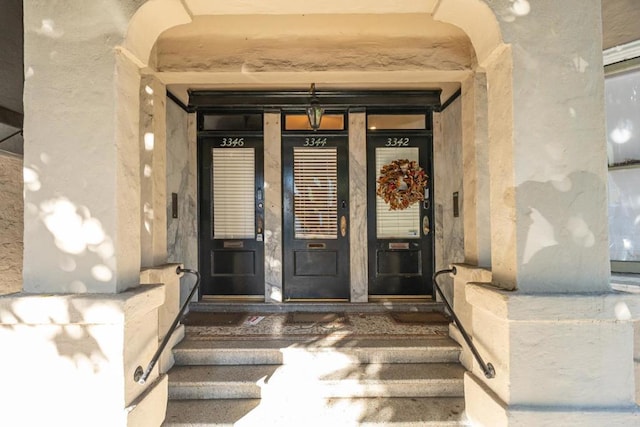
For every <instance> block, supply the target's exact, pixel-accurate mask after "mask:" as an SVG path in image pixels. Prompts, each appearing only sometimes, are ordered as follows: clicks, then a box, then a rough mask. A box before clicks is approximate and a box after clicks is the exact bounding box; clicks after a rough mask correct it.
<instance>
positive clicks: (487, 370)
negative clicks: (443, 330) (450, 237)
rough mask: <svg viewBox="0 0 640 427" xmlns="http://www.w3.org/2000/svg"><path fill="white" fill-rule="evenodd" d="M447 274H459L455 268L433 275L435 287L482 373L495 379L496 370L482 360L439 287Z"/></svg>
mask: <svg viewBox="0 0 640 427" xmlns="http://www.w3.org/2000/svg"><path fill="white" fill-rule="evenodd" d="M445 273H453V274H454V275H455V274H456V273H457V270H456V268H455V267H453V268H451V269H448V270H440V271H437V272H436V273H435V274H434V275H433V285H434V286H435V288H436V290H437V291H438V293H439V294H440V298H442V301H443V302H444V304H445V305H446V306H447V308H448V309H449V313H450V314H451V317H452V318H453V321H454V323H455V324H456V326H457V327H458V330H459V331H460V333H461V334H462V337H463V338H464V340H465V342H466V343H467V345H468V346H469V349H470V350H471V353H473V357H475V359H476V361H477V362H478V364H479V365H480V367H481V368H482V371H483V372H484V376H485V377H487V378H489V379H491V378H494V377H495V376H496V370H495V369H494V368H493V365H492V364H491V363H485V361H484V360H483V359H482V357H481V356H480V353H478V349H476V346H475V345H474V344H473V342H472V341H471V338H470V337H469V334H467V331H466V330H465V329H464V327H463V326H462V323H461V322H460V319H458V316H456V313H455V312H454V311H453V307H451V304H449V301H447V298H446V297H445V296H444V293H443V292H442V289H440V285H438V281H437V280H436V279H437V278H438V276H439V275H441V274H445Z"/></svg>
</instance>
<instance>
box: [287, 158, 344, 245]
mask: <svg viewBox="0 0 640 427" xmlns="http://www.w3.org/2000/svg"><path fill="white" fill-rule="evenodd" d="M337 160H338V150H337V149H336V148H335V147H328V148H307V147H294V148H293V180H294V187H295V189H294V216H295V238H296V239H336V238H337V236H338V208H337V206H338V195H337V191H338V188H337V185H338V162H337Z"/></svg>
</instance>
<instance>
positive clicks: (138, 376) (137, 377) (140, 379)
mask: <svg viewBox="0 0 640 427" xmlns="http://www.w3.org/2000/svg"><path fill="white" fill-rule="evenodd" d="M180 273H189V274H193V275H195V276H196V284H195V285H193V288H192V289H191V292H189V296H188V297H187V299H186V300H185V302H184V304H182V307H181V308H180V311H179V312H178V315H177V316H176V318H175V319H174V320H173V323H172V324H171V327H170V328H169V330H168V331H167V334H166V335H165V336H164V339H163V340H162V342H161V343H160V346H159V347H158V349H157V350H156V352H155V354H154V355H153V357H152V358H151V362H149V364H148V365H147V369H145V370H142V366H138V367H137V368H136V371H135V372H134V374H133V380H134V381H135V382H137V383H138V384H144V383H146V382H147V379H148V378H149V375H150V374H151V371H153V368H154V367H155V366H156V363H158V359H160V355H161V354H162V352H163V351H164V349H165V347H166V346H167V344H168V343H169V340H170V339H171V335H173V332H174V331H175V330H176V327H177V326H178V323H180V319H181V318H182V316H183V315H184V312H185V310H186V309H187V306H188V305H189V302H190V301H191V298H192V297H193V295H194V294H195V292H196V289H198V285H200V273H198V272H197V271H196V270H190V269H188V268H182V267H178V268H176V274H180Z"/></svg>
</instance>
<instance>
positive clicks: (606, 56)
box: [602, 40, 640, 66]
mask: <svg viewBox="0 0 640 427" xmlns="http://www.w3.org/2000/svg"><path fill="white" fill-rule="evenodd" d="M637 57H640V40H636V41H633V42H630V43H626V44H621V45H620V46H614V47H611V48H609V49H607V50H605V51H604V52H602V58H603V60H604V65H605V66H607V65H611V64H615V63H616V62H622V61H626V60H627V59H632V58H637Z"/></svg>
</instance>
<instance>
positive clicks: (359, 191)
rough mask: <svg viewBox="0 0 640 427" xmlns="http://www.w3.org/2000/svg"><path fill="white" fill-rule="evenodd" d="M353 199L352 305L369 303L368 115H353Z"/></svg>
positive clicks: (351, 216)
mask: <svg viewBox="0 0 640 427" xmlns="http://www.w3.org/2000/svg"><path fill="white" fill-rule="evenodd" d="M349 199H350V201H351V203H350V209H349V223H350V232H349V238H350V260H351V302H367V299H368V293H369V291H368V275H367V243H366V242H367V239H366V236H367V117H366V113H364V112H363V113H350V114H349ZM363 237H364V238H363Z"/></svg>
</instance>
